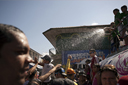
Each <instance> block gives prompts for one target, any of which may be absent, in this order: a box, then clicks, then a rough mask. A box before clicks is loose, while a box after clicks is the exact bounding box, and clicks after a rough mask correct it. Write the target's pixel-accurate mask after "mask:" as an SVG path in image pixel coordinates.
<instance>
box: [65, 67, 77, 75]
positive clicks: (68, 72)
mask: <svg viewBox="0 0 128 85" xmlns="http://www.w3.org/2000/svg"><path fill="white" fill-rule="evenodd" d="M67 74H76V72H75V71H74V70H73V69H72V68H68V70H67Z"/></svg>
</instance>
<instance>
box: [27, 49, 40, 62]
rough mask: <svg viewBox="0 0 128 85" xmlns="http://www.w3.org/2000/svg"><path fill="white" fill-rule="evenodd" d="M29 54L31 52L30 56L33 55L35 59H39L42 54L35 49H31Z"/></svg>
mask: <svg viewBox="0 0 128 85" xmlns="http://www.w3.org/2000/svg"><path fill="white" fill-rule="evenodd" d="M29 54H30V56H31V57H32V59H33V60H34V58H35V57H37V59H38V60H39V58H40V57H41V56H42V55H41V54H40V53H38V52H36V51H35V50H33V49H30V51H29Z"/></svg>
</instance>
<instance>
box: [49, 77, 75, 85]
mask: <svg viewBox="0 0 128 85" xmlns="http://www.w3.org/2000/svg"><path fill="white" fill-rule="evenodd" d="M50 85H75V84H74V82H73V81H72V80H70V79H68V78H57V79H54V80H52V81H51V84H50Z"/></svg>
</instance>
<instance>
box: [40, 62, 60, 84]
mask: <svg viewBox="0 0 128 85" xmlns="http://www.w3.org/2000/svg"><path fill="white" fill-rule="evenodd" d="M60 66H61V64H57V65H56V66H54V67H53V69H51V70H50V71H49V72H48V73H46V74H45V75H43V76H40V77H39V79H40V80H41V81H42V82H43V81H45V80H46V79H47V78H48V77H49V76H50V75H51V74H52V73H53V72H55V70H56V69H57V68H58V67H60Z"/></svg>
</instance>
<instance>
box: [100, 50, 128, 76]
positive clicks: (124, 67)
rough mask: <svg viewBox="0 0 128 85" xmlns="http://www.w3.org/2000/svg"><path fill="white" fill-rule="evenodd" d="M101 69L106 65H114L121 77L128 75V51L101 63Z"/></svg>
mask: <svg viewBox="0 0 128 85" xmlns="http://www.w3.org/2000/svg"><path fill="white" fill-rule="evenodd" d="M100 64H101V67H102V66H104V65H108V64H110V65H114V66H115V67H116V69H117V71H118V74H119V76H120V77H121V76H124V75H128V49H127V50H125V51H122V52H120V53H118V54H115V55H113V56H111V57H109V58H106V59H105V60H103V61H101V62H100Z"/></svg>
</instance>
